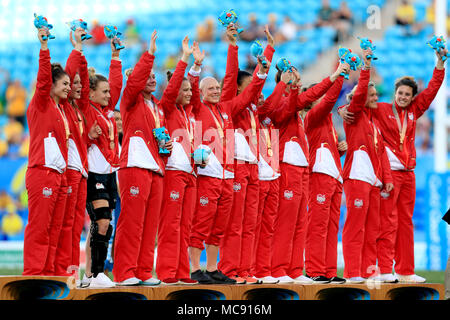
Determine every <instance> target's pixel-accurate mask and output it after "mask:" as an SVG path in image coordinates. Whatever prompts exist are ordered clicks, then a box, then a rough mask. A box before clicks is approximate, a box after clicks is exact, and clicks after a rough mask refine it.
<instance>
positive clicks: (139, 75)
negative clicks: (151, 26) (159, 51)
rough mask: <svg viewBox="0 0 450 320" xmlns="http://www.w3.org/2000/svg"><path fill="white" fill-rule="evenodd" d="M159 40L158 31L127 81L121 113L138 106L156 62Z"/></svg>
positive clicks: (153, 34)
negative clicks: (138, 100) (139, 97)
mask: <svg viewBox="0 0 450 320" xmlns="http://www.w3.org/2000/svg"><path fill="white" fill-rule="evenodd" d="M157 38H158V36H157V33H156V30H154V31H153V33H152V36H151V39H150V44H149V49H148V51H146V52H144V53H143V54H142V56H141V58H140V59H139V61H138V63H137V64H136V66H135V67H134V68H133V71H132V72H131V74H130V76H129V77H128V79H127V84H126V86H125V89H124V90H123V95H122V101H121V103H120V109H121V111H124V112H126V111H127V110H129V109H130V108H132V107H133V106H135V105H136V100H137V97H138V96H139V94H140V93H141V92H142V90H144V88H145V86H146V84H147V80H148V78H149V77H150V73H151V72H152V68H153V62H154V60H155V52H156V39H157Z"/></svg>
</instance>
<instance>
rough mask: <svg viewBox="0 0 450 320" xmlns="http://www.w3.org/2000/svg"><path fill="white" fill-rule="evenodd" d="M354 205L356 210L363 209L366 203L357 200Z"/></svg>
mask: <svg viewBox="0 0 450 320" xmlns="http://www.w3.org/2000/svg"><path fill="white" fill-rule="evenodd" d="M354 205H355V208H362V206H363V205H364V202H363V201H362V200H361V199H355V202H354Z"/></svg>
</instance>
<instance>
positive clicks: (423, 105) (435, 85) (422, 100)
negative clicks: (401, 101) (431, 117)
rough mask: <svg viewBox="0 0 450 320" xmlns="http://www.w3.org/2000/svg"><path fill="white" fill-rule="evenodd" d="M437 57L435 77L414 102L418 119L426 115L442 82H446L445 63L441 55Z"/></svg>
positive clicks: (444, 51)
mask: <svg viewBox="0 0 450 320" xmlns="http://www.w3.org/2000/svg"><path fill="white" fill-rule="evenodd" d="M441 51H442V52H441V54H445V53H447V50H441ZM436 56H437V62H436V67H435V68H434V70H433V76H432V78H431V80H430V82H429V83H428V86H427V87H426V88H425V89H424V90H423V91H422V92H421V93H419V94H418V95H417V96H416V97H415V98H414V100H413V102H412V103H413V104H414V113H415V115H416V119H417V118H419V117H421V116H422V115H423V114H424V113H425V111H427V110H428V108H429V107H430V105H431V102H433V100H434V98H435V97H436V95H437V93H438V91H439V88H440V87H441V85H442V82H443V81H444V77H445V68H444V61H442V59H441V56H440V54H439V53H436Z"/></svg>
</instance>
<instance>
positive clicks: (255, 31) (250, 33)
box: [240, 13, 265, 42]
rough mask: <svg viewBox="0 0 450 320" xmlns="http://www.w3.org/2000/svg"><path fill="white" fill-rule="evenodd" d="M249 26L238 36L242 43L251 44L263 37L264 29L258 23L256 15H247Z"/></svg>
mask: <svg viewBox="0 0 450 320" xmlns="http://www.w3.org/2000/svg"><path fill="white" fill-rule="evenodd" d="M248 21H249V25H248V26H247V27H246V28H244V32H242V33H241V34H240V38H241V39H242V40H243V41H248V42H252V41H255V40H256V39H262V38H263V37H264V36H265V35H264V28H263V26H261V25H260V24H259V23H258V19H257V18H256V14H254V13H250V14H249V15H248Z"/></svg>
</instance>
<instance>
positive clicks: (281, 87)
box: [257, 81, 286, 120]
mask: <svg viewBox="0 0 450 320" xmlns="http://www.w3.org/2000/svg"><path fill="white" fill-rule="evenodd" d="M285 91H286V84H285V83H284V82H283V81H280V82H278V83H277V85H276V86H275V89H274V90H273V92H272V94H271V95H270V96H268V97H267V99H266V100H265V101H264V104H263V105H262V106H260V107H259V108H258V110H257V111H258V116H259V119H260V120H264V119H265V118H266V117H269V118H271V119H272V116H273V112H274V111H275V110H277V109H278V108H279V107H280V103H281V97H283V93H284V92H285Z"/></svg>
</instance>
